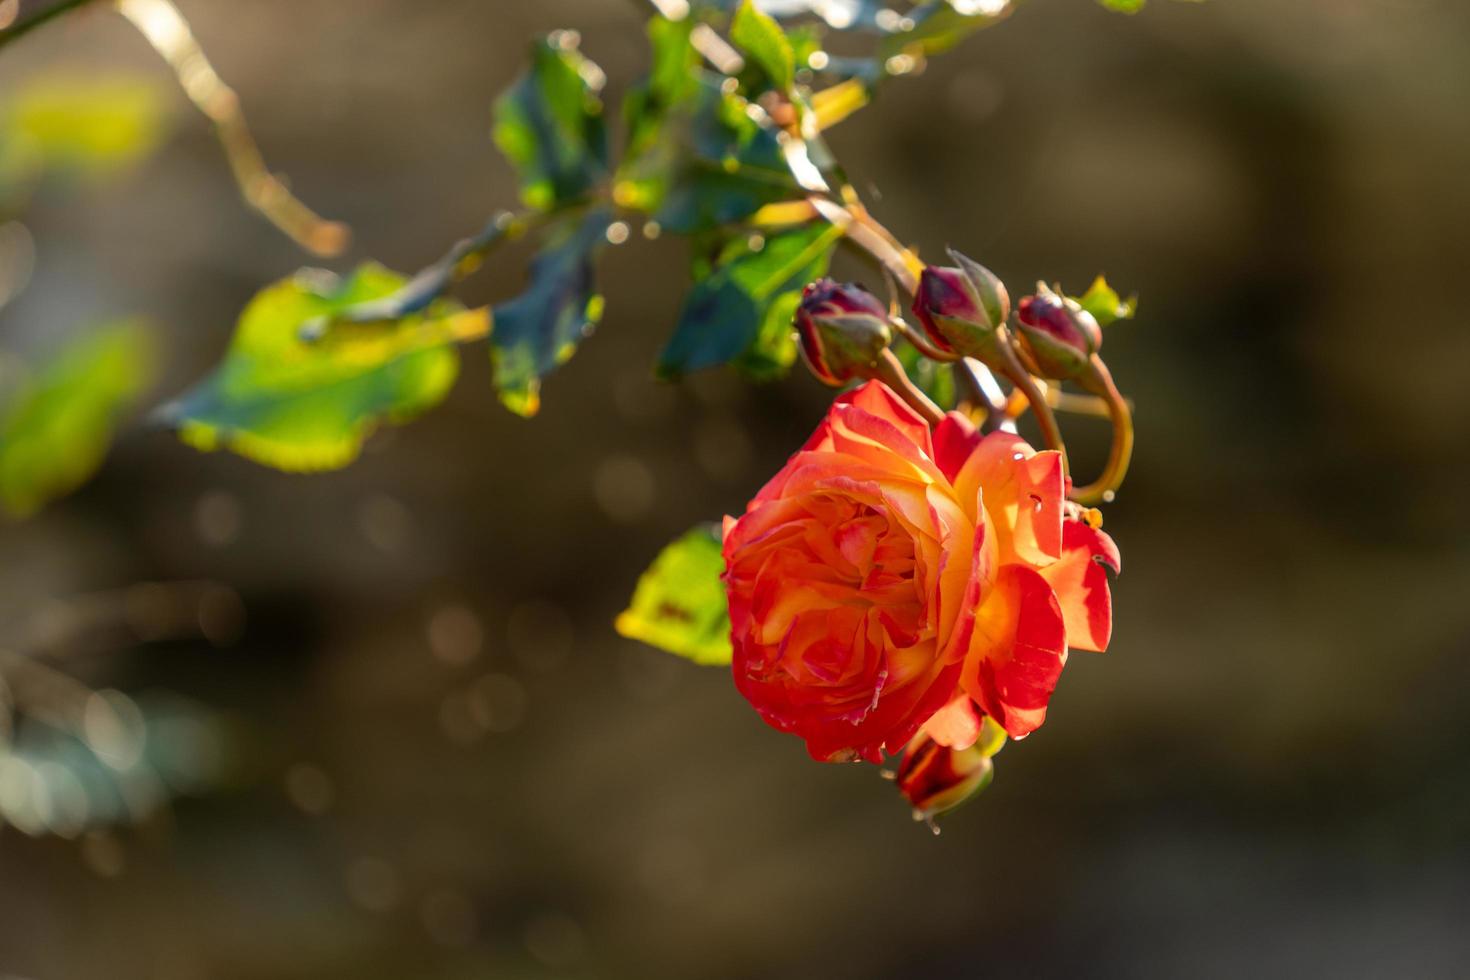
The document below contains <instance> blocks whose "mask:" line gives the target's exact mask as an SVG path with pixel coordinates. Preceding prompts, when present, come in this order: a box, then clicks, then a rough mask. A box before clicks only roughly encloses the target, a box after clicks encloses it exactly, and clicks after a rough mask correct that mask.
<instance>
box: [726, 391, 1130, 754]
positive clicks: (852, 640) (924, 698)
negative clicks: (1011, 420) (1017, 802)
mask: <svg viewBox="0 0 1470 980" xmlns="http://www.w3.org/2000/svg"><path fill="white" fill-rule="evenodd" d="M1065 511H1066V507H1065V486H1064V478H1063V476H1062V461H1061V455H1060V454H1059V453H1056V452H1036V451H1035V450H1033V449H1032V448H1031V447H1030V446H1028V445H1027V444H1026V443H1025V442H1024V441H1023V440H1022V439H1021V438H1020V437H1019V436H1017V435H1014V434H1012V433H1004V432H995V433H991V434H989V435H985V436H982V435H980V434H979V433H978V432H977V431H976V429H975V427H974V425H973V424H972V423H971V422H970V421H969V420H968V419H966V418H965V417H963V416H961V415H959V414H956V413H950V414H949V415H948V416H947V417H946V418H945V419H944V420H943V421H942V422H941V423H940V424H939V425H938V426H936V427H935V428H934V430H933V431H932V432H931V430H930V428H929V426H928V424H927V423H925V422H924V420H923V419H922V418H920V417H919V415H917V414H916V413H915V412H914V411H913V409H911V408H909V407H908V406H907V405H906V404H904V403H903V402H902V401H901V400H900V399H899V398H898V396H897V395H895V394H894V393H893V392H892V391H890V390H889V389H888V388H887V387H885V386H884V385H883V384H882V383H880V382H877V381H871V382H869V383H867V384H865V385H863V386H862V387H861V388H858V389H856V390H854V391H851V392H848V393H846V394H844V395H841V396H840V397H838V398H837V400H836V402H834V404H833V405H832V409H831V411H830V412H829V413H828V414H827V417H826V419H824V420H823V421H822V423H821V425H820V426H818V428H817V431H816V432H815V433H814V434H813V435H812V437H811V439H809V440H808V441H807V443H806V445H804V446H803V447H802V448H801V449H800V451H798V452H797V453H796V454H795V455H794V456H792V457H791V459H790V461H789V462H787V464H786V466H785V467H783V468H782V470H781V471H780V472H779V473H777V474H776V475H775V476H774V477H773V478H772V479H771V481H770V482H769V483H767V484H766V485H765V486H764V487H763V488H762V489H761V491H760V492H759V493H758V494H757V495H756V497H755V499H754V500H752V501H751V502H750V504H749V505H748V506H747V507H746V511H745V513H744V515H742V516H741V517H740V518H739V519H734V518H729V517H727V518H726V519H725V541H724V557H725V584H726V590H727V593H728V596H729V602H730V625H731V631H730V635H731V641H732V645H733V647H734V661H733V670H734V675H735V685H736V687H737V688H739V690H740V693H741V694H743V695H744V696H745V698H746V699H747V700H748V701H750V703H751V704H752V705H754V706H755V708H756V710H757V711H759V712H760V714H761V716H762V717H764V718H765V720H766V721H767V722H769V723H770V724H771V725H773V726H774V727H776V728H778V729H780V730H782V731H787V732H791V733H793V734H795V735H799V736H800V737H801V738H803V739H804V740H805V741H806V744H807V749H808V751H810V752H811V754H812V756H813V757H815V758H817V759H820V760H824V761H844V760H853V759H865V760H868V761H870V762H879V761H881V760H882V758H883V754H884V753H885V752H887V753H896V752H899V751H901V750H902V749H903V747H904V745H905V744H906V743H907V742H908V741H909V740H910V739H911V738H912V737H913V736H914V735H915V734H916V733H917V732H918V731H919V730H920V729H921V728H923V730H924V731H925V733H926V734H928V735H929V736H930V737H932V738H933V739H934V740H935V741H937V742H939V743H940V744H941V745H945V746H949V747H952V748H967V747H968V746H970V745H972V744H974V742H975V740H976V738H977V737H978V735H979V732H980V723H981V720H982V717H983V716H985V715H988V716H990V717H991V718H992V719H994V720H995V722H996V723H997V724H998V725H1000V726H1001V728H1003V729H1004V730H1005V732H1006V733H1007V734H1008V735H1010V736H1012V737H1014V738H1020V737H1022V736H1024V735H1027V734H1029V733H1030V732H1032V731H1034V730H1035V729H1036V728H1037V727H1039V726H1040V725H1041V723H1042V721H1043V720H1044V719H1045V717H1046V705H1047V701H1048V700H1049V699H1050V697H1051V693H1052V691H1053V690H1054V689H1055V688H1056V684H1057V679H1058V677H1059V676H1060V675H1061V671H1062V665H1063V664H1064V663H1065V662H1066V659H1067V648H1068V645H1069V644H1070V645H1071V646H1074V647H1079V648H1081V649H1085V650H1103V649H1104V648H1105V647H1106V646H1107V643H1108V636H1109V634H1110V632H1111V630H1112V611H1111V599H1110V597H1109V593H1108V578H1107V573H1106V571H1104V569H1103V566H1104V565H1106V566H1108V567H1109V568H1112V569H1114V570H1116V569H1117V568H1118V552H1117V549H1116V547H1115V546H1114V545H1113V542H1112V540H1111V539H1110V538H1109V537H1108V536H1107V535H1106V534H1103V533H1102V532H1101V531H1098V530H1095V529H1093V528H1091V527H1089V526H1088V525H1087V524H1085V523H1083V522H1081V521H1079V520H1074V519H1066V520H1064V519H1063V515H1064V512H1065Z"/></svg>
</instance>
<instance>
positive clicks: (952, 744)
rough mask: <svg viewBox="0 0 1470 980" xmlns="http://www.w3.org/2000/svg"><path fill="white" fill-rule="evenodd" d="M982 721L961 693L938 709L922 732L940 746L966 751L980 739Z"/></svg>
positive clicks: (971, 702) (971, 704)
mask: <svg viewBox="0 0 1470 980" xmlns="http://www.w3.org/2000/svg"><path fill="white" fill-rule="evenodd" d="M982 721H983V719H982V718H981V717H980V713H979V712H978V711H976V710H975V702H973V701H971V700H970V696H969V695H968V694H964V693H961V694H959V695H957V696H956V697H955V699H954V700H953V701H951V702H950V703H949V704H946V705H945V706H944V707H942V708H940V709H939V710H938V711H936V712H934V714H933V715H932V716H930V718H929V720H928V721H926V722H925V723H924V727H923V729H922V731H923V732H924V734H926V735H928V736H929V737H930V738H932V739H934V741H936V742H938V743H939V744H940V745H946V746H948V747H949V748H952V749H968V748H969V747H970V746H972V745H974V744H975V741H976V740H977V739H979V737H980V724H981V722H982Z"/></svg>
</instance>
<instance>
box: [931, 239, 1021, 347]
mask: <svg viewBox="0 0 1470 980" xmlns="http://www.w3.org/2000/svg"><path fill="white" fill-rule="evenodd" d="M949 255H950V258H952V259H954V261H955V265H953V266H933V265H931V266H928V267H926V268H925V269H924V272H923V274H922V275H921V276H920V277H919V288H918V290H917V291H916V293H915V295H914V307H913V309H914V316H916V317H918V319H919V322H920V323H921V324H923V326H924V332H925V333H927V334H928V335H929V339H930V340H931V341H932V342H933V343H934V344H935V345H936V346H938V347H940V348H941V349H942V350H944V351H946V352H951V353H955V354H960V355H963V356H965V357H978V358H980V359H981V360H986V359H987V356H988V355H989V354H990V353H991V352H992V351H993V350H994V346H995V332H996V329H997V328H999V327H1001V326H1003V325H1004V324H1005V322H1006V319H1007V318H1008V317H1010V315H1011V298H1010V295H1009V294H1008V293H1007V292H1006V287H1005V284H1004V283H1002V282H1001V281H1000V279H998V278H997V277H996V275H995V273H993V272H991V271H990V270H989V269H987V268H985V266H983V265H981V264H980V263H978V262H976V261H974V260H973V259H971V258H968V257H967V256H964V255H962V254H960V253H959V252H956V251H955V250H954V249H950V251H949Z"/></svg>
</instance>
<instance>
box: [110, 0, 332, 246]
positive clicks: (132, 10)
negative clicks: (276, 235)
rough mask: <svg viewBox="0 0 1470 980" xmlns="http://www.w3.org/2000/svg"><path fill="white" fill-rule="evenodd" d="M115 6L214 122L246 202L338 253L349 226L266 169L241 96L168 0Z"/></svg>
mask: <svg viewBox="0 0 1470 980" xmlns="http://www.w3.org/2000/svg"><path fill="white" fill-rule="evenodd" d="M115 6H116V7H117V11H118V13H120V14H122V15H123V17H125V18H127V19H128V21H129V22H130V23H132V25H133V26H134V27H136V28H137V29H138V31H139V32H140V33H141V34H142V35H143V37H144V38H146V39H147V41H148V43H149V44H151V45H152V46H153V49H154V50H155V51H157V52H158V53H159V55H160V56H161V57H162V58H163V60H164V61H166V62H168V64H169V66H170V67H172V68H173V70H174V74H175V75H177V76H178V79H179V84H180V85H181V86H182V87H183V89H184V93H185V94H186V95H188V96H189V99H190V101H192V102H193V103H194V105H195V106H197V107H198V108H199V111H200V112H203V113H204V114H205V115H206V116H208V117H209V118H210V120H211V121H213V122H214V127H215V133H216V135H217V136H218V137H219V141H220V143H221V145H223V146H224V150H225V156H226V158H228V160H229V162H230V169H231V171H233V173H234V175H235V183H236V184H238V185H239V187H240V193H241V194H242V195H243V196H244V198H245V201H246V203H247V204H249V205H250V206H251V207H253V208H254V209H255V210H257V211H259V212H260V213H261V214H262V215H264V216H265V218H266V219H267V220H268V221H270V222H271V224H273V225H275V226H276V227H277V228H279V229H280V230H281V231H283V232H285V233H286V235H288V236H289V237H290V238H291V239H292V240H293V241H295V242H296V243H297V244H298V245H300V246H301V247H302V248H304V249H306V250H307V251H308V252H311V253H312V254H313V255H319V256H323V257H331V256H335V255H340V254H342V252H343V251H345V250H346V248H347V246H348V244H349V243H350V242H351V240H352V232H351V230H350V229H349V228H348V227H347V226H346V225H345V224H343V223H341V222H339V221H329V220H327V219H325V218H323V217H321V216H320V215H318V214H317V213H316V212H315V211H313V210H312V209H311V208H309V207H307V206H306V205H305V204H303V203H302V202H301V201H300V200H299V199H298V198H297V197H296V196H295V195H294V194H292V193H291V191H290V190H289V189H288V188H287V187H286V185H285V183H284V182H282V180H281V179H280V178H279V177H277V176H275V175H274V174H272V173H271V172H270V171H269V170H268V169H267V168H266V165H265V159H264V158H263V157H262V156H261V153H260V147H259V146H258V145H257V144H256V142H255V137H254V136H252V135H251V134H250V127H249V126H247V125H246V123H245V116H244V114H243V113H242V112H241V111H240V97H239V96H238V95H236V94H235V92H234V90H233V89H231V88H230V87H229V86H228V85H226V84H225V83H224V81H223V80H222V79H221V78H220V77H219V75H218V74H217V73H216V72H215V70H214V68H213V66H211V65H210V63H209V60H208V59H207V58H206V57H205V55H204V51H203V50H202V49H201V48H200V47H199V42H198V41H197V40H195V38H194V34H193V32H192V31H191V30H190V29H189V24H188V22H187V21H185V20H184V17H183V15H182V14H181V13H179V9H178V7H176V6H174V4H173V2H172V0H116V3H115Z"/></svg>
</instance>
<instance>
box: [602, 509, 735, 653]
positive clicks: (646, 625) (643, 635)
mask: <svg viewBox="0 0 1470 980" xmlns="http://www.w3.org/2000/svg"><path fill="white" fill-rule="evenodd" d="M724 571H725V559H724V557H723V556H722V555H721V554H720V534H719V529H718V528H717V527H715V526H714V525H704V526H702V527H696V528H694V529H693V530H692V531H690V532H689V533H687V534H685V535H684V536H683V537H682V538H680V539H679V540H677V541H675V542H674V543H673V544H671V545H669V546H668V547H667V548H665V549H664V550H663V551H662V552H660V553H659V556H658V558H656V559H654V562H653V564H652V565H651V566H649V569H648V571H646V572H644V573H643V575H642V577H640V578H639V579H638V587H637V588H636V589H635V590H634V591H633V601H632V602H631V603H630V604H629V605H628V608H627V609H626V610H625V611H624V612H622V613H621V614H620V615H619V616H618V618H617V621H616V622H615V624H614V626H615V628H616V629H617V631H618V632H619V633H620V634H622V635H623V636H626V637H627V638H628V639H630V640H639V641H641V642H643V643H647V644H649V645H650V646H655V647H658V648H659V649H660V650H665V651H667V652H669V653H675V654H678V655H679V656H681V657H687V658H688V659H690V660H693V661H694V662H695V663H697V664H707V665H710V666H724V665H726V664H729V663H730V658H731V649H730V607H729V604H728V602H727V600H726V599H725V584H724V583H723V582H721V581H720V575H721V574H723V573H724Z"/></svg>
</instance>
